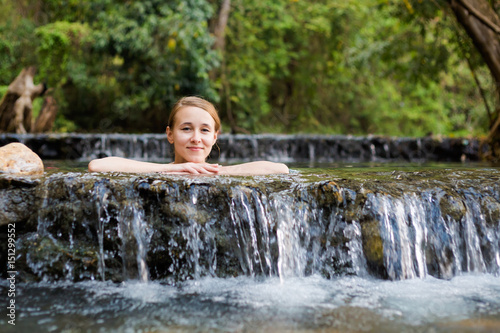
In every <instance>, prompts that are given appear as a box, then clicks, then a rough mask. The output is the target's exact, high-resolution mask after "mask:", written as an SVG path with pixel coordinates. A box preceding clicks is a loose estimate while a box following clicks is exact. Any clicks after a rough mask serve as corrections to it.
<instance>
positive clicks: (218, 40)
mask: <svg viewBox="0 0 500 333" xmlns="http://www.w3.org/2000/svg"><path fill="white" fill-rule="evenodd" d="M230 10H231V0H224V1H223V2H222V6H221V8H220V12H219V19H218V20H217V24H216V26H215V29H214V36H215V43H214V49H216V50H221V51H224V48H225V46H226V27H227V20H228V19H229V11H230Z"/></svg>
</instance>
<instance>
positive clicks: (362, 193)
mask: <svg viewBox="0 0 500 333" xmlns="http://www.w3.org/2000/svg"><path fill="white" fill-rule="evenodd" d="M484 174H485V175H487V178H481V177H478V178H477V180H476V179H473V178H472V177H468V176H467V177H468V178H470V179H472V180H466V181H464V180H462V179H461V178H460V179H459V178H453V177H455V176H453V174H452V173H446V177H444V178H439V182H437V183H431V181H430V180H429V178H428V174H404V173H399V174H390V175H389V176H387V175H386V174H384V175H383V176H384V177H386V178H385V181H384V182H385V183H382V182H380V181H376V180H375V181H374V180H373V176H372V175H369V177H370V178H367V179H368V180H369V181H366V182H352V181H350V180H347V181H343V179H342V178H341V176H339V177H337V178H336V179H335V181H333V180H332V178H331V177H330V176H314V177H311V179H308V178H307V177H303V176H302V175H293V174H292V175H287V176H270V177H248V178H247V177H239V178H238V177H184V176H158V175H155V176H154V177H153V176H150V175H141V176H137V175H135V176H131V175H119V174H116V175H111V176H110V175H95V174H89V173H83V174H81V173H66V174H62V173H61V174H53V175H50V176H47V177H42V178H40V180H39V181H30V182H27V181H16V182H10V183H7V182H5V181H4V182H2V183H0V185H1V186H4V187H5V186H8V189H7V190H6V191H8V193H12V199H9V198H10V196H9V195H6V196H5V195H4V197H2V200H3V202H7V203H8V202H9V201H6V200H7V199H9V200H11V201H10V202H11V204H9V205H15V204H16V203H22V204H29V205H31V207H33V209H32V211H33V212H34V214H29V213H26V212H25V210H18V211H17V213H16V214H18V215H15V214H13V213H11V215H9V216H14V217H15V218H17V219H18V220H20V221H23V219H24V222H19V223H24V227H23V228H22V229H21V228H19V230H20V231H19V240H18V242H19V244H18V247H19V256H20V257H19V265H20V267H25V268H24V273H23V274H24V275H23V276H25V278H26V279H28V278H31V279H42V280H58V279H66V280H71V281H79V280H87V279H96V278H98V279H101V280H111V281H122V280H124V279H138V280H139V281H143V282H146V281H148V280H149V279H165V280H166V281H168V282H171V283H176V282H177V281H184V280H187V279H199V278H202V277H204V276H219V277H225V276H238V275H248V276H253V277H262V276H276V277H279V278H280V279H281V280H282V281H283V280H286V279H289V278H292V277H301V276H309V275H312V274H319V275H322V276H325V277H327V278H332V277H335V276H338V275H346V274H347V275H361V276H365V275H373V276H377V277H382V278H386V279H392V280H399V279H414V278H425V277H426V276H429V275H431V276H434V277H438V278H444V279H449V278H452V277H454V276H456V275H460V274H463V273H468V272H479V273H492V274H500V246H499V244H500V221H499V220H500V219H499V216H500V215H499V212H500V203H499V202H500V199H499V198H500V189H499V187H498V184H497V183H496V182H495V179H496V178H495V176H491V171H489V170H488V171H487V172H485V173H484ZM410 176H411V177H417V176H418V177H422V178H425V179H426V180H425V182H422V181H420V179H422V178H418V177H417V178H416V181H415V182H413V183H412V180H411V179H410ZM325 177H327V178H326V180H325ZM387 177H389V178H387ZM405 177H407V179H406V180H405ZM387 179H389V180H387ZM392 179H394V182H392ZM443 179H444V180H443ZM6 184H7V185H6ZM415 184H416V185H415ZM3 193H7V192H3ZM21 194H22V197H20V195H21ZM5 198H7V199H5ZM20 198H21V199H20ZM4 216H5V215H4ZM16 216H17V217H16ZM23 265H24V266H23Z"/></svg>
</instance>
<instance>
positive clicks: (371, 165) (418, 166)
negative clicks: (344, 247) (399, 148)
mask: <svg viewBox="0 0 500 333" xmlns="http://www.w3.org/2000/svg"><path fill="white" fill-rule="evenodd" d="M155 163H162V162H155ZM163 163H171V161H169V160H165V161H163ZM236 163H237V162H235V163H230V164H236ZM286 164H287V165H288V167H289V168H290V169H291V170H292V171H303V172H307V173H313V172H316V173H317V172H325V170H339V169H340V170H348V171H349V172H353V171H355V170H360V171H368V170H369V169H372V170H373V171H391V170H405V171H419V170H436V169H458V170H463V169H488V168H492V169H498V168H500V164H493V163H488V162H468V163H451V162H447V163H440V162H426V163H409V162H366V163H345V162H339V163H333V162H330V163H318V162H308V163H286ZM223 165H227V163H224V164H223ZM44 166H45V170H46V172H49V173H54V172H85V171H87V166H88V161H74V160H45V161H44Z"/></svg>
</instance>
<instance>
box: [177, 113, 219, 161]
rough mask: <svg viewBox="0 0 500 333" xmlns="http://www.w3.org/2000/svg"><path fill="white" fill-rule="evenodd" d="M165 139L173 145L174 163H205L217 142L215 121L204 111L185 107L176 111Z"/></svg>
mask: <svg viewBox="0 0 500 333" xmlns="http://www.w3.org/2000/svg"><path fill="white" fill-rule="evenodd" d="M172 127H173V128H170V127H167V139H168V141H169V142H170V143H171V144H173V145H174V151H175V163H185V162H195V163H201V162H205V160H206V158H207V156H208V155H209V154H210V152H211V151H212V146H213V145H214V144H215V141H216V140H217V133H216V132H215V121H214V119H213V118H212V116H211V115H210V114H209V113H208V112H207V111H205V110H203V109H200V108H198V107H195V106H186V107H183V108H182V109H180V110H179V111H177V114H176V115H175V118H174V124H173V126H172Z"/></svg>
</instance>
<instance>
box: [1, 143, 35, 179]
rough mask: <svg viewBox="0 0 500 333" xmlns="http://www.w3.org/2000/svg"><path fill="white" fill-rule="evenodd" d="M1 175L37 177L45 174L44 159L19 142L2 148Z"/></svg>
mask: <svg viewBox="0 0 500 333" xmlns="http://www.w3.org/2000/svg"><path fill="white" fill-rule="evenodd" d="M0 173H16V174H23V175H37V174H42V173H43V162H42V159H41V158H40V157H39V156H38V155H37V154H36V153H34V152H33V151H32V150H31V149H29V148H28V147H26V146H25V145H24V144H22V143H19V142H14V143H9V144H8V145H5V146H3V147H0Z"/></svg>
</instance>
